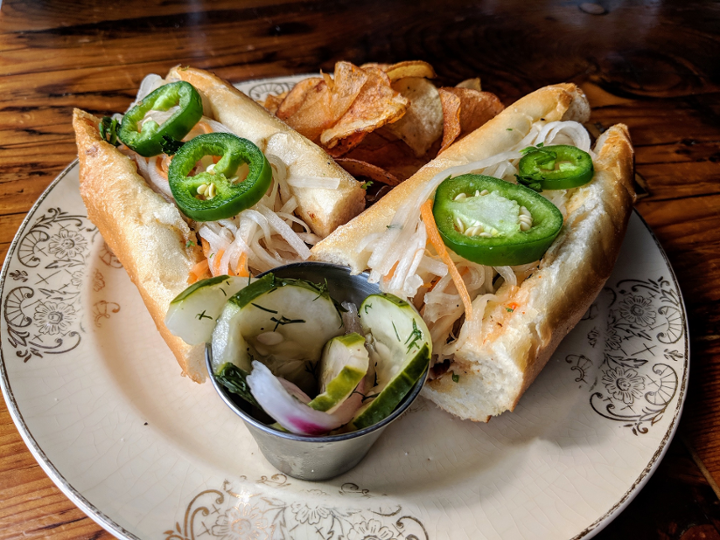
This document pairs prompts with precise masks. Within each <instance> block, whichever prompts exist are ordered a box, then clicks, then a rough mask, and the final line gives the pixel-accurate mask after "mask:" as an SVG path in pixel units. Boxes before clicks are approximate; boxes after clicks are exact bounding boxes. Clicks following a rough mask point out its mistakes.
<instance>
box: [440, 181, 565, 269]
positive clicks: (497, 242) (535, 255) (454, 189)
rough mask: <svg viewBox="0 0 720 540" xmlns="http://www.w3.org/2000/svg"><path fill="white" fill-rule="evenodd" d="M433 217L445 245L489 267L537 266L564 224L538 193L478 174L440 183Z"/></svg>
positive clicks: (552, 205) (553, 207) (553, 206)
mask: <svg viewBox="0 0 720 540" xmlns="http://www.w3.org/2000/svg"><path fill="white" fill-rule="evenodd" d="M433 215H434V217H435V221H436V223H437V227H438V230H439V232H440V236H441V237H442V239H443V242H445V245H446V246H448V247H449V248H450V249H451V250H453V251H454V252H455V253H457V254H458V255H460V256H461V257H464V258H465V259H468V260H470V261H473V262H476V263H478V264H483V265H486V266H515V265H519V264H527V263H530V262H533V261H537V260H538V259H540V258H541V257H542V256H543V254H544V253H545V251H547V249H548V248H549V247H550V244H552V242H553V240H555V237H557V235H558V233H559V232H560V229H561V228H562V224H563V217H562V214H561V213H560V210H558V209H557V207H556V206H555V205H554V204H552V203H551V202H550V201H548V200H547V199H545V198H544V197H543V196H541V195H538V194H537V193H536V192H535V191H533V190H531V189H529V188H526V187H524V186H521V185H516V184H512V183H510V182H505V181H504V180H500V179H498V178H493V177H491V176H482V175H478V174H464V175H462V176H457V177H455V178H448V179H447V180H445V181H444V182H443V183H442V184H440V186H439V187H438V189H437V192H436V193H435V202H434V205H433Z"/></svg>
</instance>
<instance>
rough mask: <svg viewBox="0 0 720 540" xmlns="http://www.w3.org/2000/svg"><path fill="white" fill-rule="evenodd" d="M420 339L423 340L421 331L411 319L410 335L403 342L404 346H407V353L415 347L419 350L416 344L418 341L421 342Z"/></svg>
mask: <svg viewBox="0 0 720 540" xmlns="http://www.w3.org/2000/svg"><path fill="white" fill-rule="evenodd" d="M422 338H423V333H422V330H420V329H419V328H418V327H417V323H416V322H415V319H413V329H412V332H410V335H409V336H408V338H407V339H406V340H405V345H407V346H408V348H407V352H410V349H412V348H413V346H415V347H417V348H418V349H419V348H420V345H418V344H417V342H418V341H419V340H421V339H422Z"/></svg>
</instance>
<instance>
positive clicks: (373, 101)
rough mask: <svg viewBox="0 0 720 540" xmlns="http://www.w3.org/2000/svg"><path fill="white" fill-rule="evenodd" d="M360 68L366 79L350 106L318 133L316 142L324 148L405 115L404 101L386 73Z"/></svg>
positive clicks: (371, 68)
mask: <svg viewBox="0 0 720 540" xmlns="http://www.w3.org/2000/svg"><path fill="white" fill-rule="evenodd" d="M356 69H359V68H356ZM362 71H363V72H364V73H365V75H367V81H366V82H365V84H364V85H363V87H362V90H361V91H360V93H359V94H358V96H357V98H356V99H355V101H354V102H353V103H352V106H351V107H350V109H349V110H348V111H347V112H346V113H345V114H344V115H343V116H342V118H340V121H339V122H337V124H335V125H333V127H331V128H329V129H325V130H324V131H323V132H322V135H321V136H320V142H321V143H322V145H323V146H325V147H327V148H333V147H334V146H336V145H337V144H338V142H339V141H340V140H342V139H345V138H347V137H350V136H351V135H357V134H359V133H368V132H370V131H373V130H375V129H377V128H379V127H381V126H384V125H385V124H388V123H390V122H394V121H395V120H398V119H399V118H400V117H401V116H402V115H403V114H405V110H406V109H407V105H408V101H407V99H405V98H404V97H402V96H401V95H400V94H398V93H397V92H395V91H394V90H393V89H392V88H391V86H390V79H389V78H388V76H387V75H386V74H385V73H383V72H382V71H381V70H380V69H378V68H375V67H370V68H366V69H364V70H362Z"/></svg>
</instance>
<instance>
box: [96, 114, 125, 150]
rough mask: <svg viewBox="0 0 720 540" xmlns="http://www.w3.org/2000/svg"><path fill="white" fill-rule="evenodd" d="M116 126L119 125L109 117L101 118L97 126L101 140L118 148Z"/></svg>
mask: <svg viewBox="0 0 720 540" xmlns="http://www.w3.org/2000/svg"><path fill="white" fill-rule="evenodd" d="M118 126H119V123H118V121H117V120H115V119H114V118H110V117H109V116H103V118H102V120H100V124H98V128H99V129H100V137H102V140H103V141H105V142H108V143H110V144H112V145H113V146H120V143H119V142H118V136H117V130H118Z"/></svg>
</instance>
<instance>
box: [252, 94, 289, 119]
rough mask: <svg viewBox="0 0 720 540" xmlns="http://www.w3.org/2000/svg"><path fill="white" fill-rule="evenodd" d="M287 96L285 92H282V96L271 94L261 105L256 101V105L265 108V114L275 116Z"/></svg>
mask: <svg viewBox="0 0 720 540" xmlns="http://www.w3.org/2000/svg"><path fill="white" fill-rule="evenodd" d="M287 95H288V93H287V92H283V93H282V94H278V95H277V96H275V95H273V94H268V96H267V97H266V98H265V101H264V102H262V103H261V102H259V101H258V103H260V105H262V106H263V107H265V110H267V112H269V113H270V114H275V113H276V112H277V110H278V108H279V107H280V104H281V103H282V102H283V100H284V99H285V97H286V96H287Z"/></svg>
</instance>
